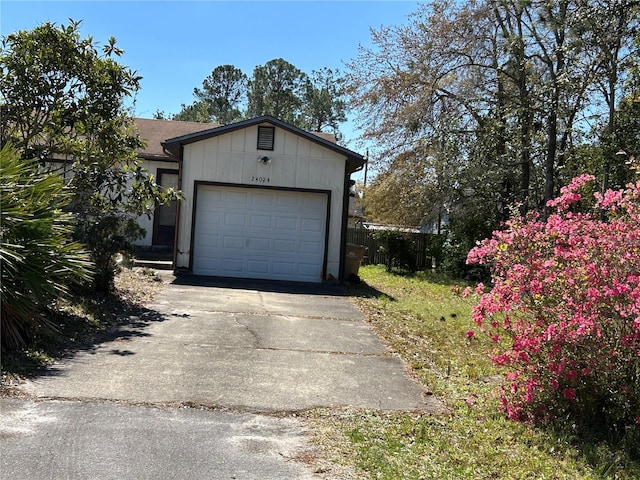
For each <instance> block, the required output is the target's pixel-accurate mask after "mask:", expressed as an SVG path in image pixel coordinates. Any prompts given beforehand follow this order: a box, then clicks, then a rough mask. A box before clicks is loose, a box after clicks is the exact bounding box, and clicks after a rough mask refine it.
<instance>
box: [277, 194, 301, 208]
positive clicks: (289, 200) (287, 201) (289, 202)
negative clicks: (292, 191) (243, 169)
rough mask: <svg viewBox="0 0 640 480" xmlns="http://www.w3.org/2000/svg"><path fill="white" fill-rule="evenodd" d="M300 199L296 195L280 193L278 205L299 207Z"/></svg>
mask: <svg viewBox="0 0 640 480" xmlns="http://www.w3.org/2000/svg"><path fill="white" fill-rule="evenodd" d="M300 201H301V200H300V199H299V198H297V197H295V196H291V195H285V194H279V195H278V196H277V197H276V206H277V207H278V208H284V209H297V208H298V207H299V205H300Z"/></svg>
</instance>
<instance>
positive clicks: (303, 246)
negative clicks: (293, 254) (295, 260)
mask: <svg viewBox="0 0 640 480" xmlns="http://www.w3.org/2000/svg"><path fill="white" fill-rule="evenodd" d="M322 246H323V245H322V243H320V242H312V241H306V242H300V245H299V251H300V253H303V254H311V255H318V254H320V253H322Z"/></svg>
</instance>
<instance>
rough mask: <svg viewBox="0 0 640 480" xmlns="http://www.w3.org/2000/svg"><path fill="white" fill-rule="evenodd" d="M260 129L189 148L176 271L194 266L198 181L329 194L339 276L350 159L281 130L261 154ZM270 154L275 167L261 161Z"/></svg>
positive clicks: (331, 260) (332, 265)
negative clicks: (194, 219)
mask: <svg viewBox="0 0 640 480" xmlns="http://www.w3.org/2000/svg"><path fill="white" fill-rule="evenodd" d="M257 133H258V126H257V125H254V126H250V127H247V128H244V129H240V130H235V131H232V132H229V133H226V134H222V135H219V136H216V137H212V138H208V139H205V140H202V141H199V142H194V143H190V144H187V145H185V146H184V152H183V164H182V193H183V196H184V200H183V201H182V203H181V206H180V218H179V236H178V245H177V255H176V267H177V268H189V266H190V254H191V252H190V248H191V235H192V231H193V225H192V218H193V208H194V203H193V199H194V195H195V188H194V182H195V181H196V180H197V181H204V182H219V183H229V184H236V185H240V186H242V185H245V186H249V185H250V186H255V187H263V188H285V189H300V190H323V191H326V190H329V191H331V205H330V208H329V215H330V217H329V225H328V227H329V233H328V237H327V242H328V245H327V274H330V275H332V276H333V277H335V278H338V277H339V268H340V232H341V223H342V203H343V193H344V172H345V161H346V159H345V157H344V156H342V155H340V154H339V153H337V152H334V151H332V150H329V149H327V148H324V147H322V146H320V145H317V144H315V143H313V142H311V141H309V140H306V139H305V138H302V137H299V136H298V135H296V134H294V133H291V132H288V131H286V130H282V129H280V128H276V130H275V142H274V150H273V151H267V150H257ZM263 156H267V157H269V158H270V159H271V163H270V164H261V163H259V162H258V158H260V157H263Z"/></svg>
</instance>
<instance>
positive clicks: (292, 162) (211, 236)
mask: <svg viewBox="0 0 640 480" xmlns="http://www.w3.org/2000/svg"><path fill="white" fill-rule="evenodd" d="M136 124H137V125H138V129H139V133H140V136H141V137H142V138H143V139H144V140H145V141H146V143H147V147H146V148H145V149H144V150H143V151H141V152H140V153H139V156H140V158H141V159H142V161H143V166H144V167H145V168H147V169H148V170H149V171H150V172H151V173H153V174H154V175H156V178H157V181H158V183H160V184H161V185H163V186H174V187H177V188H179V189H180V190H181V191H182V194H183V197H184V198H183V200H181V201H180V202H178V204H177V205H172V206H169V207H160V208H159V209H157V210H156V212H155V214H154V215H153V218H152V219H150V220H149V219H147V220H145V219H144V217H143V218H141V219H140V222H141V224H142V226H143V227H145V228H146V230H147V235H146V237H145V238H144V239H142V241H141V242H140V244H141V245H146V246H169V247H172V248H173V250H174V268H175V269H176V270H177V271H185V272H189V273H193V274H195V275H211V276H222V277H238V278H255V279H274V280H288V281H304V282H321V281H323V280H324V279H327V278H335V279H343V278H344V267H345V248H346V228H347V216H348V206H349V198H350V197H349V187H350V174H351V173H353V172H355V171H357V170H359V169H361V168H362V167H363V166H364V163H365V159H364V157H363V156H362V155H359V154H357V153H355V152H352V151H351V150H348V149H346V148H344V147H342V146H340V145H338V144H336V143H335V142H334V141H331V139H332V137H333V136H332V135H327V134H313V133H309V132H306V131H303V130H301V129H299V128H297V127H294V126H292V125H289V124H287V123H285V122H282V121H280V120H278V119H276V118H274V117H271V116H262V117H257V118H253V119H249V120H244V121H241V122H238V123H234V124H230V125H224V126H213V127H212V125H211V124H198V123H193V122H172V121H166V120H144V119H137V120H136Z"/></svg>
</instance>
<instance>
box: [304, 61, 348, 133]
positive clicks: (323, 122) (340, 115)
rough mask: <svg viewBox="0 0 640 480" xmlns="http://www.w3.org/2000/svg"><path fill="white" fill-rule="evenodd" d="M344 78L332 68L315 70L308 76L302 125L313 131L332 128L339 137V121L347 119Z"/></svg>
mask: <svg viewBox="0 0 640 480" xmlns="http://www.w3.org/2000/svg"><path fill="white" fill-rule="evenodd" d="M344 96H345V88H344V78H342V77H340V75H339V73H338V72H337V71H334V70H331V69H330V68H323V69H321V70H313V71H312V72H311V76H310V77H308V78H307V82H306V85H305V88H304V98H303V107H302V116H301V119H300V125H299V126H300V127H301V128H304V129H306V130H309V131H311V132H323V131H325V130H327V129H330V130H331V131H332V132H333V133H334V134H335V135H336V137H339V135H340V130H339V123H341V122H345V121H346V120H347V117H346V114H345V109H346V101H345V99H344Z"/></svg>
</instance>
